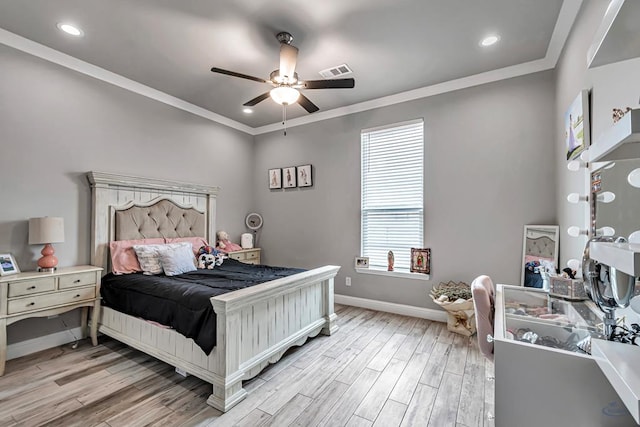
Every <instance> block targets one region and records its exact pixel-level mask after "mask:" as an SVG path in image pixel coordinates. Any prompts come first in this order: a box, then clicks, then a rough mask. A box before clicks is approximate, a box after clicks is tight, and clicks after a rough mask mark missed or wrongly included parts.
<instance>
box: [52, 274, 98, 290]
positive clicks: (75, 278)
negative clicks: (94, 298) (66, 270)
mask: <svg viewBox="0 0 640 427" xmlns="http://www.w3.org/2000/svg"><path fill="white" fill-rule="evenodd" d="M58 280H59V281H60V282H59V284H60V285H59V287H60V289H66V288H75V287H78V286H85V285H95V284H96V273H78V274H68V275H66V276H60V278H59V279H58Z"/></svg>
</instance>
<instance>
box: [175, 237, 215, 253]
mask: <svg viewBox="0 0 640 427" xmlns="http://www.w3.org/2000/svg"><path fill="white" fill-rule="evenodd" d="M182 242H189V243H191V246H192V247H193V254H194V255H196V256H197V255H198V250H199V249H200V247H201V246H207V245H208V243H207V241H206V240H205V239H204V237H168V238H166V239H164V243H182Z"/></svg>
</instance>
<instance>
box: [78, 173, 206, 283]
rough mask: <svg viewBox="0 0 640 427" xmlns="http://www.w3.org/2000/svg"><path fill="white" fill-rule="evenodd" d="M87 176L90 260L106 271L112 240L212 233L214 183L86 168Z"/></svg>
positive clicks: (107, 269) (200, 235) (202, 235)
mask: <svg viewBox="0 0 640 427" xmlns="http://www.w3.org/2000/svg"><path fill="white" fill-rule="evenodd" d="M87 179H88V180H89V183H90V184H91V196H92V197H91V205H92V206H91V207H92V209H91V264H92V265H96V266H99V267H103V268H104V269H105V272H107V271H109V267H110V265H109V264H110V263H109V256H108V255H109V250H108V248H109V242H111V241H112V240H132V239H149V238H153V237H194V236H197V237H204V238H205V239H206V240H211V239H212V238H214V236H215V230H216V197H217V195H218V191H219V188H218V187H213V186H206V185H200V184H189V183H183V182H175V181H166V180H160V179H150V178H140V177H132V176H125V175H115V174H107V173H101V172H89V173H87Z"/></svg>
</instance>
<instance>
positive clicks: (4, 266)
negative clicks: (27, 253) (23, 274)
mask: <svg viewBox="0 0 640 427" xmlns="http://www.w3.org/2000/svg"><path fill="white" fill-rule="evenodd" d="M16 273H20V268H19V267H18V263H17V262H16V260H15V258H13V255H11V254H0V276H6V275H9V274H16Z"/></svg>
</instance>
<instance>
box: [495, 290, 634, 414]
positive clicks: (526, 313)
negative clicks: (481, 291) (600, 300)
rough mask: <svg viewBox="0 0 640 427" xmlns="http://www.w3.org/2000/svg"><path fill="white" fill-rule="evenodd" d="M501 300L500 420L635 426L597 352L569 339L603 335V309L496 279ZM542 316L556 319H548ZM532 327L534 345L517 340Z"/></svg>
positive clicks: (497, 314)
mask: <svg viewBox="0 0 640 427" xmlns="http://www.w3.org/2000/svg"><path fill="white" fill-rule="evenodd" d="M495 304H496V307H495V309H496V311H495V331H494V339H495V341H494V358H495V402H496V407H495V410H496V414H495V425H496V426H498V427H500V426H505V427H509V426H518V427H527V426H532V427H534V426H535V427H538V426H540V425H553V426H581V427H587V426H594V427H601V426H635V425H637V424H636V422H635V421H634V419H633V418H632V417H631V415H630V414H629V411H628V410H627V409H626V407H625V405H624V403H623V401H622V399H621V398H620V397H619V396H618V393H616V390H614V388H613V387H612V386H611V384H610V382H609V381H608V379H607V377H606V376H605V374H604V373H603V371H602V370H601V369H600V367H599V366H598V363H597V362H596V358H594V357H592V356H590V355H588V354H585V353H583V352H581V351H580V350H578V349H577V348H575V346H571V345H567V344H566V343H567V341H568V342H569V344H570V343H577V342H578V341H579V340H581V339H582V338H585V337H587V336H589V335H591V336H592V337H594V338H598V337H601V335H600V334H599V332H598V329H597V326H596V325H597V324H598V323H599V322H600V319H599V317H598V315H597V312H596V310H597V309H596V310H593V309H592V308H590V307H592V306H591V303H590V302H589V303H585V302H569V301H565V300H562V299H558V298H554V297H551V296H549V295H548V294H547V293H546V292H544V291H542V290H537V289H531V288H523V287H520V286H510V285H497V289H496V301H495ZM544 314H547V315H548V314H551V315H558V317H556V318H555V319H545V318H544V317H548V316H546V315H544ZM540 315H542V317H540ZM527 331H532V332H534V333H536V334H537V335H538V340H537V341H536V344H531V343H530V342H525V341H521V340H518V338H520V339H522V338H523V334H524V333H525V332H527ZM512 334H513V335H512ZM572 334H576V335H574V336H572ZM540 343H543V344H547V345H561V346H564V347H565V348H564V349H563V348H553V347H550V346H545V345H540ZM611 344H617V343H611ZM620 345H622V346H628V347H632V346H630V345H626V344H620ZM571 347H573V348H571ZM572 350H575V351H572ZM638 350H640V349H638Z"/></svg>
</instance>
